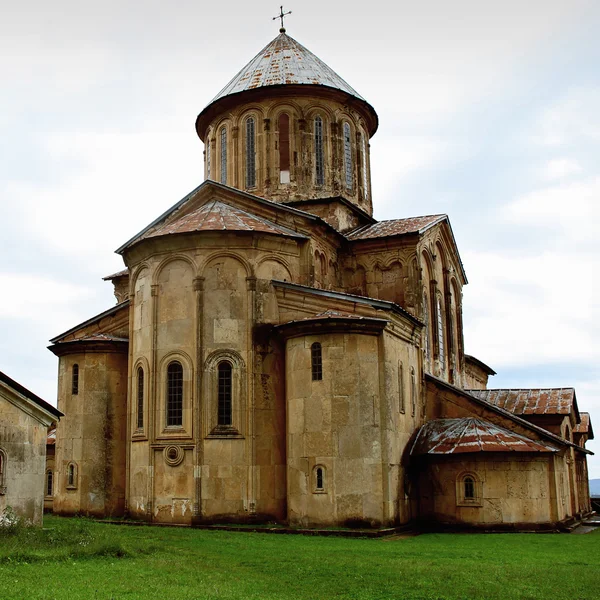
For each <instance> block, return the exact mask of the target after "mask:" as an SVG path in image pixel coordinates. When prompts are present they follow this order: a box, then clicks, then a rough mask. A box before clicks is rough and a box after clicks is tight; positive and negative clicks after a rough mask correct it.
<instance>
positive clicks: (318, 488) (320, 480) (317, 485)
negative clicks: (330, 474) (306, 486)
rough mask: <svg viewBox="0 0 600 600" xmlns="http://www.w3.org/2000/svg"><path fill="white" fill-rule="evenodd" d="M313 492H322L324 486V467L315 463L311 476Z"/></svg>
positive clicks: (323, 491)
mask: <svg viewBox="0 0 600 600" xmlns="http://www.w3.org/2000/svg"><path fill="white" fill-rule="evenodd" d="M312 479H313V480H312V487H313V494H324V493H325V486H326V483H327V482H326V469H325V467H324V466H323V465H315V466H314V468H313V477H312Z"/></svg>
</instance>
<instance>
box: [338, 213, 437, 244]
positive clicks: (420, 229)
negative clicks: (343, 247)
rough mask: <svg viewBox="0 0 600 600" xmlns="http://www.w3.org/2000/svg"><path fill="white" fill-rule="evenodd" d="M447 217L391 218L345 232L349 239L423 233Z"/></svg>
mask: <svg viewBox="0 0 600 600" xmlns="http://www.w3.org/2000/svg"><path fill="white" fill-rule="evenodd" d="M445 219H448V216H447V215H426V216H423V217H410V218H408V219H391V220H388V221H379V222H378V223H372V224H370V225H363V226H362V227H359V228H358V229H355V230H354V231H351V232H350V233H347V234H346V237H347V238H348V239H349V240H351V241H356V240H372V239H375V238H384V237H390V236H394V235H406V234H409V233H419V234H420V233H424V232H425V231H427V229H429V228H430V227H432V226H433V225H435V224H436V223H441V222H442V221H444V220H445Z"/></svg>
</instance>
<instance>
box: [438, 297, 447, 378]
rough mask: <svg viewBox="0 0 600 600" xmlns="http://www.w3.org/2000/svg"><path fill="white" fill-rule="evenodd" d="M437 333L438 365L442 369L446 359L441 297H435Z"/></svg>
mask: <svg viewBox="0 0 600 600" xmlns="http://www.w3.org/2000/svg"><path fill="white" fill-rule="evenodd" d="M437 333H438V354H439V359H440V365H441V367H442V369H444V364H445V361H446V357H445V348H444V317H443V315H442V299H441V298H439V297H438V299H437Z"/></svg>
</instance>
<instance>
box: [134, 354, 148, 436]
mask: <svg viewBox="0 0 600 600" xmlns="http://www.w3.org/2000/svg"><path fill="white" fill-rule="evenodd" d="M140 375H141V377H140ZM135 391H136V430H137V431H143V430H144V418H145V414H144V400H145V396H146V375H145V371H144V367H143V366H142V365H138V366H137V369H136V386H135Z"/></svg>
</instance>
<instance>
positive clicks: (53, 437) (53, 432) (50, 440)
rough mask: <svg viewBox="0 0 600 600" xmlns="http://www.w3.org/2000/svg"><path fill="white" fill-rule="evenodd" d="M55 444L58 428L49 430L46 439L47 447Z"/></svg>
mask: <svg viewBox="0 0 600 600" xmlns="http://www.w3.org/2000/svg"><path fill="white" fill-rule="evenodd" d="M54 444H56V427H53V428H52V429H49V430H48V436H47V437H46V446H53V445H54Z"/></svg>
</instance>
